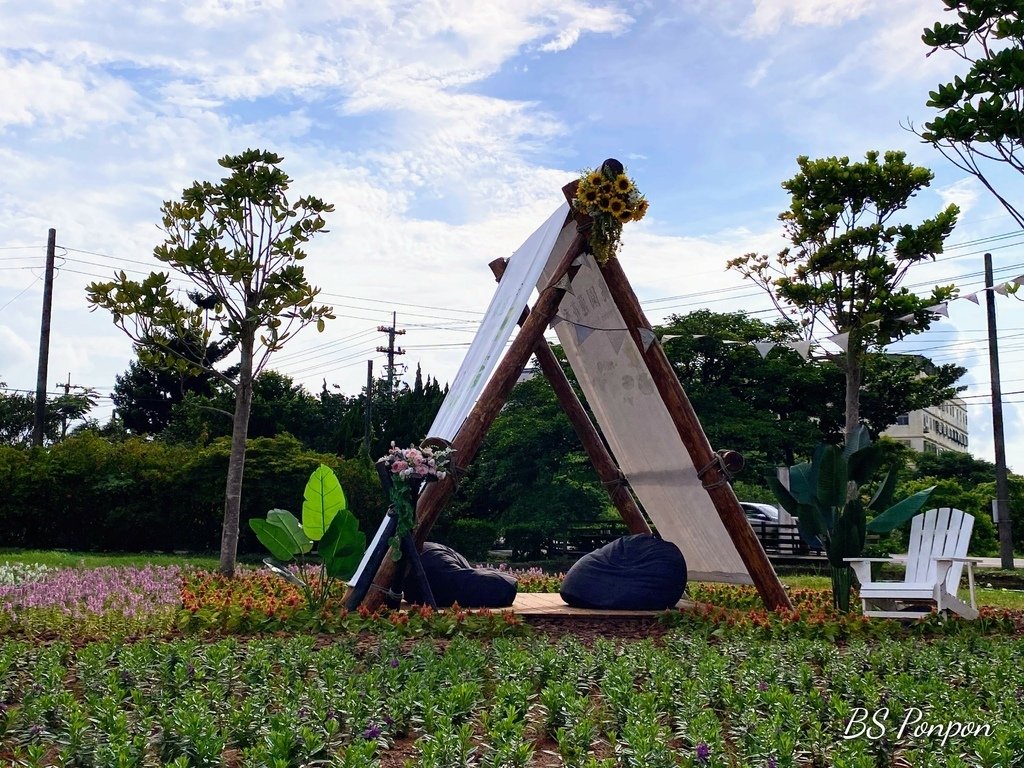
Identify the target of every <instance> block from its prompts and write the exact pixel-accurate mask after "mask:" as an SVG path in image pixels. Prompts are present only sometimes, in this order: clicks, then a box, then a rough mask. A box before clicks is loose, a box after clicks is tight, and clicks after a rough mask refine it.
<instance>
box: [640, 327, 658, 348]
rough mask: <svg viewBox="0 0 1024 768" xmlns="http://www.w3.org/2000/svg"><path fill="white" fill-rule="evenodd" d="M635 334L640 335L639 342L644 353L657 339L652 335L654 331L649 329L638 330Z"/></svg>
mask: <svg viewBox="0 0 1024 768" xmlns="http://www.w3.org/2000/svg"><path fill="white" fill-rule="evenodd" d="M637 332H638V333H639V334H640V341H642V342H643V344H644V352H646V351H647V350H648V349H650V348H651V344H653V343H654V340H655V339H657V338H658V337H657V336H655V335H654V331H652V330H651V329H650V328H638V329H637Z"/></svg>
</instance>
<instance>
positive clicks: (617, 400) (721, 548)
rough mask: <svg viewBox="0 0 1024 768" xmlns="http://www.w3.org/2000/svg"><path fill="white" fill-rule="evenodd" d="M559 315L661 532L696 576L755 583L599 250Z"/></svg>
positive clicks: (569, 351)
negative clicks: (701, 475) (604, 272)
mask: <svg viewBox="0 0 1024 768" xmlns="http://www.w3.org/2000/svg"><path fill="white" fill-rule="evenodd" d="M566 237H568V238H569V239H570V240H571V237H572V234H570V233H566V232H563V233H562V238H566ZM556 252H558V245H557V244H556V247H555V249H554V251H553V253H556ZM556 263H557V261H556V260H549V262H548V264H547V266H546V267H545V269H544V271H543V272H542V273H541V277H540V284H546V281H547V280H548V279H549V278H550V272H551V270H553V269H554V266H555V264H556ZM558 314H559V316H560V317H563V318H565V319H566V320H568V322H560V323H557V324H556V326H555V332H556V333H557V335H558V340H559V342H560V343H561V345H562V349H563V351H564V353H565V356H566V359H567V360H568V361H569V365H570V366H571V367H572V370H573V372H574V373H575V375H576V380H577V381H578V382H579V385H580V388H581V389H582V391H583V394H584V397H585V398H586V400H587V403H588V404H589V405H590V408H591V410H592V411H593V413H594V417H595V419H596V421H597V424H598V427H599V428H600V430H601V432H602V434H603V435H604V437H605V440H606V441H607V443H608V447H609V449H610V451H611V454H612V456H614V457H615V460H616V462H617V463H618V465H619V468H620V469H621V470H622V473H623V474H624V475H625V476H626V478H627V480H628V481H629V485H630V487H631V488H632V489H633V493H634V494H635V495H636V497H637V499H638V500H639V501H640V504H641V505H642V506H643V508H644V510H645V511H646V512H647V515H648V517H649V518H650V519H651V522H652V523H654V526H655V527H656V528H657V530H658V533H659V534H660V535H661V537H662V538H663V539H665V540H666V541H671V542H673V543H674V544H676V546H678V547H679V549H680V550H681V551H682V553H683V555H684V557H685V558H686V564H687V567H688V570H689V577H690V579H691V580H696V581H716V582H726V583H739V584H750V583H752V579H751V578H750V575H749V573H748V572H747V568H746V566H745V565H744V564H743V560H742V559H741V558H740V555H739V552H738V551H737V550H736V546H735V545H734V544H733V542H732V539H731V538H730V536H729V533H728V532H727V531H726V529H725V525H724V524H723V523H722V520H721V518H720V517H719V514H718V511H717V510H716V509H715V505H714V503H713V502H712V500H711V497H710V496H709V495H708V493H707V491H706V490H705V489H704V488H703V486H702V484H701V481H700V479H699V478H698V477H697V470H696V468H695V467H694V465H693V462H692V460H691V459H690V455H689V453H687V450H686V447H685V446H684V445H683V442H682V439H681V438H680V437H679V433H678V431H677V430H676V427H675V424H674V422H673V421H672V417H671V416H670V414H669V412H668V409H667V408H666V406H665V403H664V401H663V400H662V398H661V396H660V394H659V393H658V390H657V388H656V387H655V385H654V382H653V381H652V380H651V377H650V373H649V372H648V370H647V366H646V364H645V363H644V361H643V358H642V357H641V353H640V350H639V349H638V348H637V345H636V343H635V342H634V341H633V338H632V336H630V334H629V333H628V332H627V333H625V334H623V331H624V330H625V328H626V325H625V321H624V320H623V319H622V315H621V314H620V313H619V310H618V308H617V307H616V305H615V302H614V300H613V299H612V296H611V293H610V291H609V290H608V286H607V284H606V283H605V280H604V276H603V275H602V274H601V271H600V269H599V268H598V266H597V264H596V263H595V262H594V259H593V257H592V256H589V255H587V256H584V257H583V266H582V267H581V268H580V270H579V271H578V272H577V274H576V276H575V278H574V279H573V281H572V288H571V293H570V294H567V295H566V296H565V298H564V299H563V300H562V304H561V307H560V309H559V313H558ZM578 328H585V329H586V330H587V331H589V333H583V334H578V333H577V329H578ZM655 343H656V342H655Z"/></svg>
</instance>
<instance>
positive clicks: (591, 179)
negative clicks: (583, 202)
mask: <svg viewBox="0 0 1024 768" xmlns="http://www.w3.org/2000/svg"><path fill="white" fill-rule="evenodd" d="M602 181H604V175H603V174H602V173H601V172H600V171H593V172H592V173H591V174H590V175H589V176H587V177H586V182H587V183H588V184H593V185H594V186H595V187H596V186H597V185H598V184H600V183H601V182H602Z"/></svg>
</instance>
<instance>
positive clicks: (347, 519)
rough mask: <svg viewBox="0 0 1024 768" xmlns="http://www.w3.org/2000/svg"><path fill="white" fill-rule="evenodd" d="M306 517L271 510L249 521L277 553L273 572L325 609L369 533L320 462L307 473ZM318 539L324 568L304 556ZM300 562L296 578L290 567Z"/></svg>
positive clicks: (354, 564)
mask: <svg viewBox="0 0 1024 768" xmlns="http://www.w3.org/2000/svg"><path fill="white" fill-rule="evenodd" d="M302 515H303V520H302V523H301V524H300V523H299V520H298V518H297V517H295V515H293V514H292V513H291V512H288V511H287V510H284V509H272V510H270V511H269V512H267V519H266V520H260V519H257V518H254V519H251V520H249V527H250V528H251V529H252V530H253V532H254V533H255V534H256V538H258V539H259V541H260V543H261V544H262V545H263V546H265V547H266V548H267V549H268V550H269V551H270V554H271V555H273V556H274V558H275V560H277V561H278V562H276V563H268V565H270V567H271V570H272V571H273V572H274V573H277V574H278V575H280V576H282V577H283V578H285V579H286V580H287V581H290V582H292V583H294V584H297V585H298V586H299V587H300V588H301V589H302V592H303V595H304V596H305V598H306V606H307V608H308V610H310V611H311V612H314V611H319V610H321V609H322V608H323V607H324V605H325V604H326V603H327V601H328V599H329V598H330V597H331V594H332V588H333V587H334V586H335V583H336V581H337V580H339V579H347V578H349V577H350V576H351V575H352V574H353V573H355V570H356V568H357V567H358V566H359V560H360V558H361V557H362V555H363V551H364V550H365V549H366V536H365V535H364V534H363V533H362V532H360V530H359V523H358V522H357V521H356V518H355V515H353V514H352V513H351V512H349V510H348V508H347V507H346V506H345V493H344V491H342V489H341V485H340V484H339V483H338V478H337V477H336V476H335V474H334V472H333V471H332V470H331V468H330V467H328V466H326V465H324V464H321V465H320V466H319V467H317V468H316V469H315V470H313V472H312V474H311V475H310V476H309V480H308V481H307V483H306V489H305V492H304V493H303V509H302ZM314 542H320V545H319V547H317V551H316V560H318V561H319V564H320V571H319V573H314V572H313V569H312V565H313V563H314V562H315V561H314V560H313V559H311V558H307V557H306V556H307V555H308V554H309V553H310V552H311V551H312V549H313V543H314ZM293 560H294V561H296V562H297V564H298V570H299V574H298V576H297V577H296V576H295V574H293V573H291V572H290V571H288V570H287V569H286V567H284V566H286V565H287V564H288V563H291V562H292V561H293Z"/></svg>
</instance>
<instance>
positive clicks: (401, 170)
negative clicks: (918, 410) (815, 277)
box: [0, 0, 1024, 472]
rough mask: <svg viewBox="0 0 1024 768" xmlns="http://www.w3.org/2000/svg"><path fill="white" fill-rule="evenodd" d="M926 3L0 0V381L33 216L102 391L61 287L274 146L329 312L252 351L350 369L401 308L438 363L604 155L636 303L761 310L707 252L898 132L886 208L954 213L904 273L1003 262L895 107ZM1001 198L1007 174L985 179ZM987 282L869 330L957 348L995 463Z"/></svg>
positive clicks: (114, 261)
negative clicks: (901, 186) (240, 161)
mask: <svg viewBox="0 0 1024 768" xmlns="http://www.w3.org/2000/svg"><path fill="white" fill-rule="evenodd" d="M940 18H943V5H942V3H941V2H940V0H679V1H678V2H668V1H667V0H666V1H659V2H655V1H654V0H637V1H636V2H626V1H625V0H623V1H622V2H615V1H613V0H609V1H607V2H604V1H601V0H592V1H588V0H557V2H556V1H555V0H509V1H508V2H505V3H492V2H487V1H485V0H450V1H449V2H443V3H442V2H436V1H435V2H427V1H423V2H415V1H412V0H408V1H399V0H348V1H347V2H345V3H320V2H301V1H298V0H297V1H294V2H290V1H288V0H200V1H198V2H190V3H181V2H175V1H174V0H166V1H165V2H160V3H135V2H124V1H123V0H110V1H109V2H106V3H96V2H85V1H84V0H31V1H26V0H8V2H5V3H4V4H3V5H2V6H0V79H2V82H4V83H5V86H4V94H3V98H2V99H0V167H2V168H3V176H2V181H0V381H4V382H6V385H7V387H8V388H10V389H25V390H34V387H35V379H36V363H37V354H38V343H39V317H40V307H41V303H42V280H41V277H42V264H43V262H44V254H45V244H46V238H47V230H48V229H49V228H51V227H52V228H55V229H56V231H57V244H58V249H57V253H58V259H57V264H58V267H59V269H58V274H57V277H56V281H55V288H54V313H53V323H52V338H51V346H50V363H49V382H48V385H49V386H50V388H51V390H54V389H55V388H56V385H57V384H58V383H59V382H64V381H67V380H68V377H69V376H70V380H71V383H72V384H74V385H82V386H90V387H94V388H95V389H97V390H98V391H99V392H100V394H101V395H102V396H104V399H101V406H100V407H99V408H98V409H97V411H96V415H100V416H101V417H102V416H103V415H104V414H109V413H110V403H109V397H108V396H109V394H110V391H111V388H112V386H113V384H114V377H115V376H116V375H117V374H119V373H122V372H123V371H125V370H126V369H127V367H128V364H129V362H130V361H131V360H132V359H133V352H132V349H131V344H130V341H129V340H128V338H127V337H126V336H125V335H124V334H123V333H122V332H121V331H120V330H118V329H117V328H115V326H114V325H113V323H112V320H111V317H110V316H109V314H107V313H105V312H103V311H96V312H90V311H89V306H88V304H87V302H86V298H85V286H86V285H87V284H88V283H90V282H92V281H94V280H105V279H110V278H111V277H112V275H113V273H114V270H115V269H124V270H125V271H126V272H127V273H128V274H129V275H130V276H133V277H136V278H141V277H143V276H144V275H145V274H147V273H148V271H149V270H150V269H151V268H154V267H156V266H157V264H158V263H157V262H156V261H155V260H154V259H153V257H152V252H153V248H154V247H155V246H156V245H158V244H159V243H160V242H161V241H162V233H161V230H160V228H159V223H160V206H161V204H162V203H163V202H164V201H167V200H175V199H178V198H179V197H180V195H181V191H182V189H183V188H184V187H187V186H188V185H190V184H191V183H192V182H193V181H194V180H197V179H199V180H217V179H219V178H221V176H222V173H221V171H222V169H221V168H220V167H219V166H218V165H217V160H218V158H220V157H222V156H224V155H228V154H237V153H239V152H241V151H243V150H244V149H246V148H249V147H259V148H265V149H270V150H272V151H274V152H277V153H278V154H280V155H282V156H283V157H284V163H283V168H284V170H285V171H286V172H287V173H288V174H289V175H290V176H291V177H292V179H293V187H292V189H293V193H294V194H295V195H299V194H311V195H315V196H317V197H320V198H323V199H324V200H326V201H328V202H331V203H333V204H334V205H335V208H336V209H335V211H334V213H332V214H330V216H329V217H328V229H329V230H330V231H329V232H328V233H326V234H322V235H319V236H318V237H317V238H316V239H314V240H313V241H311V242H310V243H309V244H308V247H307V252H308V254H309V258H308V259H307V260H306V261H305V262H304V263H305V265H306V270H307V274H308V275H309V278H310V280H311V282H312V283H313V284H314V285H317V286H319V287H320V288H321V289H322V294H321V297H322V298H323V300H324V301H326V302H329V303H331V304H332V305H333V306H334V307H335V314H336V316H337V319H336V320H334V321H332V322H330V323H329V324H328V327H327V330H325V332H324V333H322V334H318V333H317V332H316V331H315V329H307V330H305V331H303V332H302V334H300V335H299V336H298V337H296V338H295V339H294V340H293V341H292V342H290V343H289V344H288V346H287V347H286V348H285V349H284V350H283V351H281V352H279V353H277V354H276V355H275V357H274V358H273V359H272V361H271V364H270V367H271V368H274V369H276V370H279V371H281V372H283V373H286V374H288V375H290V376H292V377H293V378H294V379H295V380H296V381H297V382H300V383H302V384H304V385H305V386H307V388H309V389H310V390H311V391H313V392H316V391H319V389H320V387H321V385H322V382H323V381H325V380H326V382H327V384H328V385H329V386H333V385H338V386H339V387H340V389H341V391H344V392H346V393H349V394H356V393H358V391H359V389H360V387H361V386H362V385H363V384H364V382H365V376H366V360H367V359H373V360H374V365H375V370H376V371H377V372H380V371H381V368H382V365H383V363H384V360H383V358H382V356H381V355H380V354H379V353H377V352H376V351H375V350H376V347H377V346H378V345H381V344H385V343H386V337H385V336H384V335H383V334H381V333H379V332H378V331H377V327H378V325H381V324H385V325H388V324H390V319H391V313H392V312H393V311H394V312H397V323H398V327H400V328H404V329H405V330H406V334H405V335H404V336H401V337H400V340H399V343H400V345H401V346H402V347H403V348H404V349H405V350H406V354H405V355H404V356H402V357H401V358H400V361H401V362H403V363H404V364H406V365H407V366H408V374H407V376H409V377H411V375H412V373H413V372H414V371H415V368H416V366H417V365H421V366H422V369H423V372H424V374H425V375H427V374H429V375H431V376H434V377H436V378H439V379H440V380H441V381H449V380H450V379H451V378H452V377H453V376H454V373H455V371H456V370H457V368H458V365H459V362H460V361H461V358H462V355H463V354H464V352H465V349H466V347H467V346H468V344H469V341H470V340H471V338H472V334H473V331H474V328H475V326H476V324H477V323H478V322H479V319H480V317H481V315H482V313H483V311H484V309H485V308H486V306H487V303H488V301H489V300H490V297H491V294H492V292H493V278H492V277H491V274H490V271H489V269H488V267H487V264H488V262H490V261H491V260H493V259H494V258H497V257H501V256H508V255H511V253H512V252H513V251H514V250H515V249H516V248H517V247H518V246H519V245H520V244H521V243H522V242H523V241H524V240H525V239H526V238H527V237H528V236H529V234H530V233H531V232H532V231H533V230H534V229H536V228H537V227H538V226H540V224H541V223H542V222H543V221H544V220H545V219H546V218H547V217H548V216H549V215H550V213H551V212H552V211H553V210H554V209H555V207H556V206H557V205H558V204H559V203H560V202H561V199H562V198H561V192H560V189H561V187H562V186H563V185H564V184H566V183H567V182H569V181H571V180H572V179H573V178H575V177H576V176H577V175H578V174H579V173H580V171H581V169H583V168H586V167H589V166H593V165H596V164H599V163H600V162H601V161H602V160H603V159H604V158H606V157H617V158H619V159H620V160H622V161H623V162H624V163H626V165H627V168H628V170H629V173H630V174H631V175H632V176H633V178H634V179H635V180H636V183H637V185H638V186H639V188H640V189H641V190H642V191H643V192H644V193H645V194H646V196H647V197H648V199H649V200H650V203H651V207H650V211H649V213H648V215H647V217H646V218H645V219H644V220H643V221H642V222H639V223H635V224H629V225H628V226H627V227H626V232H625V234H624V238H623V248H622V252H621V255H620V259H621V262H622V265H623V268H624V270H625V271H626V274H627V275H628V276H629V278H630V280H631V282H632V284H633V287H634V289H635V291H636V293H637V295H638V296H639V298H640V300H641V302H642V303H643V305H644V308H645V310H646V311H647V314H648V317H649V318H650V319H651V321H652V322H655V323H657V322H659V321H661V320H663V319H664V318H665V317H666V316H668V315H670V314H672V313H686V312H690V311H693V310H697V309H701V308H709V309H713V310H715V311H732V310H741V309H742V310H746V311H749V312H751V313H754V314H755V315H756V316H757V317H761V318H763V319H773V318H774V317H775V315H774V314H773V312H774V310H772V308H771V304H770V302H769V300H768V298H767V296H765V295H764V294H763V293H761V292H760V291H759V290H758V289H757V288H756V287H755V286H754V285H752V284H751V283H749V282H747V281H744V280H743V279H742V278H741V276H740V275H739V274H737V273H735V272H733V271H727V270H726V269H725V263H726V261H727V260H728V259H730V258H733V257H735V256H739V255H742V254H744V253H748V252H751V251H759V252H764V253H775V252H777V251H778V250H779V249H780V248H781V247H782V245H783V241H782V239H781V234H782V233H781V228H780V224H779V222H778V219H777V217H778V214H779V212H781V211H783V210H784V209H785V208H786V207H787V206H788V203H789V199H788V196H787V194H786V193H785V191H784V190H783V189H782V188H781V186H780V184H781V182H782V181H784V180H785V179H788V178H790V177H791V176H793V175H794V173H795V172H796V157H797V156H799V155H809V156H811V157H824V156H832V155H847V156H850V157H851V158H852V159H861V158H862V157H863V154H864V153H865V152H866V151H868V150H871V149H878V150H881V151H884V150H887V149H900V150H904V151H905V152H907V154H908V157H909V159H910V160H911V161H912V162H914V163H916V164H919V165H923V166H927V167H930V168H931V169H933V170H934V172H935V179H934V181H933V183H932V186H931V188H930V189H928V190H925V191H924V192H922V193H921V194H920V195H918V197H917V198H915V200H914V201H913V202H912V204H911V206H910V207H909V209H908V211H907V212H906V220H907V221H919V220H920V219H922V218H925V217H928V216H932V215H934V214H935V213H937V212H938V211H939V210H940V209H941V208H942V207H944V206H945V205H946V204H948V203H950V202H955V203H957V204H958V205H959V206H960V207H961V217H960V223H959V224H958V226H957V228H956V230H955V231H954V233H953V234H952V235H951V237H950V238H949V240H948V241H947V246H948V247H947V251H946V253H945V254H944V255H943V256H942V257H940V259H939V260H937V261H936V262H935V263H934V264H928V265H923V266H921V267H917V268H915V269H914V270H912V271H911V273H910V275H909V276H908V280H907V285H909V286H910V287H911V288H913V289H914V290H915V291H917V292H920V293H927V292H928V289H929V287H930V286H931V285H935V284H936V283H942V284H947V283H954V284H956V285H957V286H958V287H960V289H961V291H962V292H963V293H970V292H973V291H976V290H978V289H979V288H980V287H982V286H983V282H982V269H983V267H982V254H983V253H984V252H985V251H986V250H988V251H991V252H992V254H993V257H994V263H995V274H996V282H997V283H1000V282H1002V281H1006V280H1010V279H1012V278H1014V277H1016V276H1018V275H1020V274H1022V273H1024V233H1022V232H1020V231H1019V228H1017V227H1015V225H1014V224H1013V222H1012V220H1011V219H1010V217H1009V216H1008V215H1006V214H1005V213H1004V212H1003V211H1002V209H1000V208H999V207H998V205H997V204H996V203H995V202H994V201H993V200H992V199H991V197H989V195H988V193H987V192H986V191H985V190H984V189H982V188H981V187H980V185H978V184H977V183H976V182H975V181H974V180H973V179H971V178H969V177H967V176H966V175H965V174H964V173H963V172H961V171H959V170H958V169H957V168H955V167H954V166H953V165H952V164H950V163H949V162H948V161H947V160H946V159H944V158H943V157H942V155H941V154H940V153H939V152H938V151H936V150H935V149H934V148H932V147H931V146H929V145H926V144H923V143H921V141H920V140H919V139H918V138H917V136H916V135H915V134H914V133H912V132H911V131H910V130H908V127H909V126H920V125H921V124H922V123H923V122H924V121H926V120H928V119H929V118H930V117H931V116H933V114H934V113H933V112H932V110H930V109H929V108H928V107H927V106H926V101H927V94H928V91H929V90H931V89H934V88H935V86H936V85H937V84H938V83H940V82H945V81H946V80H948V79H950V78H951V77H952V76H953V75H954V74H957V73H960V72H962V67H961V64H960V62H959V61H958V60H955V59H953V58H952V57H951V56H949V55H948V54H943V53H941V52H940V53H937V54H935V55H934V56H927V54H928V49H927V48H926V47H925V46H924V45H923V43H922V42H921V40H920V34H921V30H922V28H923V27H925V26H930V25H931V24H933V23H934V22H935V21H936V20H938V19H940ZM996 179H997V181H1000V182H1002V184H1003V187H1002V188H1003V189H1008V194H1009V196H1010V197H1011V198H1012V197H1013V185H1014V184H1018V185H1019V183H1020V178H1019V177H1016V178H1015V177H1013V176H1005V175H1001V174H999V173H997V174H996ZM996 298H997V302H996V304H997V312H998V322H999V338H1000V345H1001V351H1000V355H1001V357H1000V359H1001V367H1002V372H1001V379H1002V386H1003V392H1004V404H1005V405H1004V407H1005V418H1006V435H1007V458H1008V462H1009V464H1010V466H1011V468H1012V469H1015V470H1016V471H1018V472H1024V429H1021V427H1022V415H1024V411H1022V407H1024V364H1022V363H1024V343H1022V342H1021V341H1020V339H1021V337H1022V336H1024V308H1022V304H1021V301H1020V300H1018V299H1016V298H1015V297H1013V296H997V297H996ZM985 328H986V326H985V313H984V302H982V305H981V306H977V305H975V304H972V303H970V302H968V301H965V300H960V301H956V302H953V303H952V304H951V305H950V306H949V318H948V319H946V318H943V319H941V320H940V321H939V322H937V323H936V324H935V325H934V326H933V327H932V328H931V329H930V330H928V331H927V332H925V333H923V334H920V335H918V336H914V337H912V338H911V339H909V340H907V341H905V342H901V343H900V344H897V345H894V346H893V347H892V351H902V352H918V353H922V354H926V355H928V356H929V357H931V358H932V359H933V360H935V361H936V362H941V363H945V362H956V363H959V364H961V365H963V366H965V367H966V368H967V370H968V373H967V375H966V376H965V378H964V380H963V382H962V383H964V384H966V385H967V390H966V391H965V392H964V393H963V396H964V398H965V401H966V402H967V403H968V404H969V413H970V424H969V427H970V440H971V446H970V450H971V451H972V453H974V454H975V455H977V456H979V457H982V458H987V459H990V460H991V459H992V457H993V441H992V421H991V419H992V416H991V405H990V403H991V398H990V389H989V380H990V377H989V368H988V353H987V345H986V339H987V333H986V330H985Z"/></svg>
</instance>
